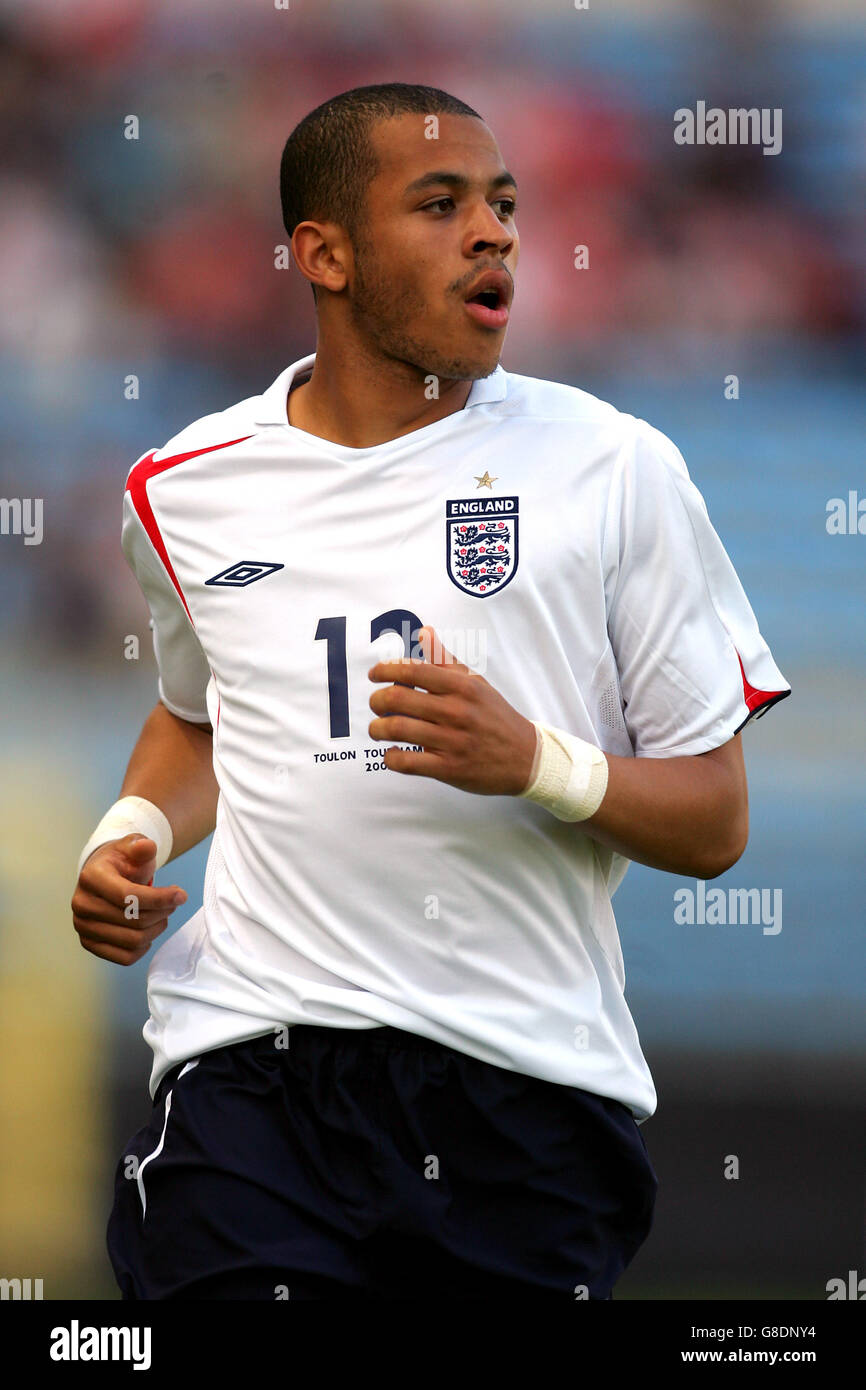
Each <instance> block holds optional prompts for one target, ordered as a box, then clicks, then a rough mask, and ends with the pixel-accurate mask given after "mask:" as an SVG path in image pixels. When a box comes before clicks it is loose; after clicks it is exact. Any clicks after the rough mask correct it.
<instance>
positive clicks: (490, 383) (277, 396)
mask: <svg viewBox="0 0 866 1390" xmlns="http://www.w3.org/2000/svg"><path fill="white" fill-rule="evenodd" d="M315 360H316V354H315V353H314V352H311V353H310V354H309V356H307V357H300V358H299V359H298V361H297V362H293V363H292V364H291V366H290V367H286V368H284V370H283V371H281V372H280V374H279V376H278V377H277V378H276V380H275V381H272V382H271V384H270V386H269V387H268V389H267V391H264V392H263V393H262V395H261V396H260V397H259V406H258V409H257V410H256V414H255V417H254V418H255V423H256V424H257V425H287V424H288V415H287V414H286V401H287V399H288V395H289V387H290V386H291V384H292V382H293V381H294V379H295V376H303V374H304V372H306V371H308V370H309V369H310V368H311V367H312V365H313V363H314V362H315ZM507 390H508V377H507V373H506V372H505V370H504V368H503V367H502V366H497V367H496V369H495V370H494V371H493V372H491V374H490V376H486V377H482V378H480V379H479V380H478V381H473V383H472V389H471V391H470V392H469V395H468V397H467V399H466V405H465V406H464V407H463V409H464V410H469V409H470V408H471V407H472V406H473V405H482V404H485V403H489V402H491V401H504V400H505V396H506V393H507Z"/></svg>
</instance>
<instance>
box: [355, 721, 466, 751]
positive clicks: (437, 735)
mask: <svg viewBox="0 0 866 1390" xmlns="http://www.w3.org/2000/svg"><path fill="white" fill-rule="evenodd" d="M368 733H369V735H370V737H371V738H373V739H385V740H386V742H388V743H420V745H421V747H422V748H438V749H444V748H446V747H447V745H448V730H447V729H445V728H444V727H443V725H441V724H427V723H425V721H424V720H423V719H409V718H407V716H406V715H405V714H392V715H389V716H388V717H387V718H385V719H371V720H370V726H369V729H368Z"/></svg>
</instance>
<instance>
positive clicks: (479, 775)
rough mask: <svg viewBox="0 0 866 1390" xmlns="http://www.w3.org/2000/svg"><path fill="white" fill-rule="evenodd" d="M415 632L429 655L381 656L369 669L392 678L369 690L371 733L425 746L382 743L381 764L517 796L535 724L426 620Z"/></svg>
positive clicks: (374, 676)
mask: <svg viewBox="0 0 866 1390" xmlns="http://www.w3.org/2000/svg"><path fill="white" fill-rule="evenodd" d="M420 637H421V645H422V650H423V651H424V653H425V655H426V656H427V658H428V659H427V660H425V661H414V660H408V659H406V658H404V659H403V660H401V661H380V662H377V664H376V665H375V666H372V667H371V668H370V670H369V671H368V673H367V674H368V675H369V677H370V680H372V681H391V682H393V684H391V685H389V686H387V687H386V688H385V689H384V690H376V691H374V692H373V694H372V695H371V696H370V708H371V709H372V710H373V712H374V714H376V715H378V716H379V718H377V719H372V720H371V721H370V727H369V733H370V737H371V738H373V739H387V740H390V741H393V742H398V743H417V744H420V745H421V747H422V748H423V749H424V752H423V753H416V752H412V751H409V750H407V749H403V748H387V749H386V750H385V766H386V767H388V768H390V769H391V771H392V772H407V773H409V774H410V775H412V776H415V777H433V778H435V779H436V781H438V782H447V783H448V784H449V786H452V787H458V788H459V789H460V790H461V791H464V792H476V793H478V794H480V795H481V796H517V795H519V793H520V792H522V791H523V789H524V788H525V787H526V785H527V783H528V781H529V776H530V773H531V771H532V763H533V760H534V758H535V747H536V742H537V739H536V733H535V728H534V726H533V724H532V723H531V721H530V720H529V719H525V718H524V716H523V715H522V714H518V712H517V710H516V709H513V708H512V706H511V705H509V703H508V701H507V700H505V699H504V698H503V697H502V696H501V695H500V694H499V692H498V691H497V690H494V688H493V686H492V685H490V684H489V683H488V682H487V681H486V680H485V679H484V677H483V676H479V675H477V674H476V673H475V672H474V671H470V669H469V667H468V666H465V665H464V664H463V662H462V661H457V659H456V658H455V657H454V656H452V655H451V653H450V652H448V651H446V649H445V648H444V647H443V646H442V644H441V643H440V642H439V639H438V638H437V637H436V634H435V632H434V630H433V628H431V627H423V628H422V629H421V632H420ZM409 682H411V684H409ZM416 686H420V687H421V688H420V689H415V687H416Z"/></svg>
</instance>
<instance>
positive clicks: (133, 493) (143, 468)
mask: <svg viewBox="0 0 866 1390" xmlns="http://www.w3.org/2000/svg"><path fill="white" fill-rule="evenodd" d="M251 438H252V436H251V435H249V434H245V435H242V436H241V438H240V439H229V440H227V442H226V443H225V444H209V445H208V446H207V448H205V449H190V451H189V453H186V454H172V455H171V456H170V457H169V458H167V459H160V460H159V462H158V463H157V462H156V461H155V460H154V454H155V453H156V449H152V450H151V452H150V453H149V454H146V455H145V457H144V458H143V459H141V460H140V461H139V462H138V463H137V464H136V465H135V467H134V468H133V470H132V472H131V473H130V475H129V478H128V479H127V483H126V491H127V492H128V493H129V495H130V497H131V498H132V505H133V506H134V507H135V510H136V513H137V515H138V519H139V521H140V522H141V524H142V526H143V527H144V529H145V531H146V532H147V534H148V536H149V538H150V543H151V545H152V546H153V548H154V550H155V551H156V553H157V555H158V556H159V558H160V560H162V563H163V564H164V565H165V569H166V573H167V575H168V577H169V579H170V580H171V582H172V584H173V585H174V587H175V588H176V589H177V592H178V596H179V598H180V601H181V603H182V604H183V606H184V608H185V609H186V616H187V617H188V618H189V620H190V622H191V623H192V614H191V613H190V611H189V607H188V605H187V601H186V599H185V598H184V596H183V590H182V589H181V587H180V584H179V583H178V581H177V575H176V574H175V572H174V567H173V565H172V563H171V560H170V559H169V558H168V551H167V550H166V548H165V542H164V541H163V539H162V535H161V533H160V529H159V525H158V523H157V520H156V517H155V516H154V514H153V508H152V507H151V505H150V499H149V498H148V495H147V485H148V483H149V482H150V480H151V478H155V477H156V476H157V474H159V473H164V472H165V471H166V469H168V468H176V467H177V465H178V464H179V463H186V461H187V459H194V458H198V457H199V455H200V454H211V453H213V451H214V450H215V449H230V448H231V446H232V444H243V442H244V440H245V439H251ZM192 625H193V627H195V623H193V624H192Z"/></svg>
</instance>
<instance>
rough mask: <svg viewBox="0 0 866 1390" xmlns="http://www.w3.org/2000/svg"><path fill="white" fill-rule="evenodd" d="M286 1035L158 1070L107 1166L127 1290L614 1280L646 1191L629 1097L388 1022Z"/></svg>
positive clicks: (242, 1291)
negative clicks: (569, 1082)
mask: <svg viewBox="0 0 866 1390" xmlns="http://www.w3.org/2000/svg"><path fill="white" fill-rule="evenodd" d="M283 1038H285V1034H283ZM288 1038H289V1043H290V1045H289V1047H287V1048H282V1049H281V1048H279V1047H278V1046H276V1045H275V1044H276V1043H277V1042H278V1041H279V1035H275V1034H274V1033H269V1034H266V1035H264V1036H262V1037H258V1038H254V1039H253V1040H252V1041H250V1042H244V1043H236V1044H233V1045H231V1046H229V1047H220V1048H217V1049H215V1050H214V1051H211V1052H205V1053H203V1054H202V1055H201V1057H200V1058H199V1059H197V1060H193V1061H191V1062H187V1063H185V1064H182V1065H178V1066H176V1067H174V1068H173V1069H172V1070H171V1071H170V1072H168V1073H167V1074H166V1075H165V1076H164V1077H163V1079H162V1081H161V1082H160V1085H159V1089H158V1091H157V1094H156V1098H155V1100H154V1105H153V1114H152V1117H151V1119H150V1122H149V1124H147V1125H146V1126H145V1128H144V1129H141V1130H139V1132H138V1133H137V1134H136V1135H135V1136H134V1138H133V1139H131V1140H130V1142H129V1144H128V1145H127V1146H126V1151H125V1153H124V1154H123V1155H122V1156H121V1159H120V1161H119V1163H118V1166H117V1174H116V1180H115V1200H114V1206H113V1209H112V1212H111V1216H110V1219H109V1223H108V1251H109V1256H110V1258H111V1263H112V1265H113V1268H114V1272H115V1276H116V1278H117V1282H118V1284H119V1286H120V1290H121V1293H122V1296H123V1298H124V1299H168V1298H182V1299H190V1298H192V1299H219V1298H223V1299H267V1300H271V1301H273V1300H276V1299H285V1298H288V1299H314V1298H346V1297H348V1298H378V1299H383V1298H387V1299H412V1298H426V1299H429V1298H431V1297H436V1298H497V1299H499V1298H502V1297H503V1296H508V1295H512V1296H519V1297H521V1298H525V1297H532V1296H540V1295H543V1296H546V1297H559V1298H560V1299H566V1298H567V1299H569V1300H570V1301H573V1300H575V1299H580V1298H590V1299H609V1298H610V1297H611V1296H612V1294H611V1291H612V1289H613V1286H614V1284H615V1283H616V1281H617V1279H618V1278H619V1276H620V1275H621V1274H622V1272H623V1270H624V1269H625V1267H626V1265H627V1264H628V1263H629V1261H630V1260H631V1259H632V1257H633V1255H634V1254H635V1252H636V1251H637V1250H638V1248H639V1247H640V1245H641V1244H642V1243H643V1241H644V1240H645V1239H646V1237H647V1235H648V1233H649V1230H650V1226H651V1223H652V1213H653V1207H654V1204H655V1195H656V1187H657V1179H656V1175H655V1172H654V1170H653V1167H652V1164H651V1163H650V1160H649V1157H648V1155H647V1151H646V1146H645V1144H644V1141H643V1137H642V1135H641V1133H640V1130H639V1129H638V1126H637V1124H636V1122H635V1120H634V1117H633V1115H632V1114H631V1111H630V1110H628V1109H627V1107H626V1106H624V1105H622V1104H620V1102H619V1101H615V1100H609V1099H606V1098H605V1097H602V1096H597V1095H593V1094H591V1093H590V1092H588V1091H583V1090H580V1089H578V1088H576V1087H571V1086H562V1085H558V1084H557V1083H555V1082H551V1081H542V1080H540V1079H538V1078H537V1077H530V1076H525V1075H524V1074H523V1073H520V1072H512V1071H506V1070H505V1069H504V1068H502V1067H497V1066H493V1065H491V1064H490V1063H488V1062H482V1061H479V1060H477V1059H476V1058H473V1057H468V1056H466V1055H465V1054H463V1053H461V1052H457V1051H455V1050H454V1049H453V1048H450V1047H445V1046H443V1045H442V1044H440V1043H437V1042H432V1041H430V1040H429V1039H426V1038H421V1037H417V1036H415V1035H414V1034H412V1033H407V1032H404V1031H402V1030H400V1029H397V1028H385V1027H380V1028H371V1029H365V1030H348V1029H336V1028H323V1027H312V1026H308V1025H296V1026H293V1027H292V1028H291V1029H290V1030H289V1032H288Z"/></svg>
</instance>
